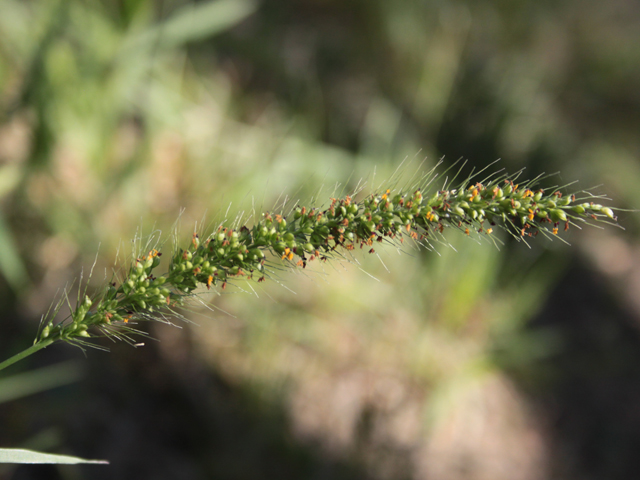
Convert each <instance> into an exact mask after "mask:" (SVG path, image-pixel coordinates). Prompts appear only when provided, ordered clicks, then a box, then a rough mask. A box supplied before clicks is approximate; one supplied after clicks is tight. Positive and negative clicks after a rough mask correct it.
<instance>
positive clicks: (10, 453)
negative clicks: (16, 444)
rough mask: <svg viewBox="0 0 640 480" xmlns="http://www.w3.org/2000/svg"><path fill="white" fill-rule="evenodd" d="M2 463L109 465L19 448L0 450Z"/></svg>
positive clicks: (99, 461)
mask: <svg viewBox="0 0 640 480" xmlns="http://www.w3.org/2000/svg"><path fill="white" fill-rule="evenodd" d="M0 463H56V464H78V463H98V464H108V463H109V462H107V461H106V460H85V459H84V458H79V457H71V456H69V455H53V454H50V453H41V452H34V451H33V450H21V449H18V448H0Z"/></svg>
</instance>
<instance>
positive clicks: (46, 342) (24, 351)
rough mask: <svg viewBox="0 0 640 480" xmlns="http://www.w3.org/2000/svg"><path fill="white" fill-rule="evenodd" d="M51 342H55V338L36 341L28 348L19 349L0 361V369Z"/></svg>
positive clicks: (45, 346)
mask: <svg viewBox="0 0 640 480" xmlns="http://www.w3.org/2000/svg"><path fill="white" fill-rule="evenodd" d="M53 342H55V339H52V338H49V339H44V340H40V341H38V342H37V343H35V344H34V345H32V346H30V347H29V348H27V349H25V350H23V351H21V352H20V353H16V354H15V355H14V356H13V357H11V358H7V359H6V360H5V361H4V362H2V363H0V370H4V369H5V368H7V367H9V366H11V365H13V364H14V363H16V362H19V361H20V360H22V359H24V358H27V357H28V356H29V355H32V354H34V353H36V352H37V351H39V350H42V349H43V348H47V347H48V346H49V345H51V344H52V343H53Z"/></svg>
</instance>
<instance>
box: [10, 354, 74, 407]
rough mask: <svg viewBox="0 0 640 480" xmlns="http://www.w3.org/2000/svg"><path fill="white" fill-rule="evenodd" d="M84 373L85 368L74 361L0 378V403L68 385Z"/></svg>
mask: <svg viewBox="0 0 640 480" xmlns="http://www.w3.org/2000/svg"><path fill="white" fill-rule="evenodd" d="M84 375H85V369H84V368H83V367H82V365H81V364H80V363H79V362H76V361H71V362H62V363H58V364H56V365H51V366H48V367H44V368H40V369H38V370H32V371H29V372H25V373H19V374H15V375H12V376H11V377H8V378H3V379H1V380H0V403H4V402H10V401H12V400H17V399H18V398H22V397H26V396H27V395H33V394H34V393H40V392H44V391H46V390H50V389H52V388H55V387H61V386H63V385H68V384H70V383H74V382H77V381H79V380H81V379H82V378H83V377H84Z"/></svg>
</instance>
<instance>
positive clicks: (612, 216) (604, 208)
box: [600, 207, 616, 220]
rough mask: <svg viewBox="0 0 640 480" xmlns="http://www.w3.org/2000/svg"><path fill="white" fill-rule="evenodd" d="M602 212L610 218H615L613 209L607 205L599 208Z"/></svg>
mask: <svg viewBox="0 0 640 480" xmlns="http://www.w3.org/2000/svg"><path fill="white" fill-rule="evenodd" d="M600 211H601V212H602V213H604V214H605V215H606V216H607V217H609V218H610V219H612V220H615V219H616V216H615V215H614V214H613V210H611V209H610V208H608V207H603V208H602V210H600Z"/></svg>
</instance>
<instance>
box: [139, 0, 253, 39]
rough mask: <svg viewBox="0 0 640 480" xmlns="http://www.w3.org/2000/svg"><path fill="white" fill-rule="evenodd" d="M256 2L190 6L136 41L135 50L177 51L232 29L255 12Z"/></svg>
mask: <svg viewBox="0 0 640 480" xmlns="http://www.w3.org/2000/svg"><path fill="white" fill-rule="evenodd" d="M256 8H257V3H256V2H255V1H254V0H216V1H212V2H207V3H202V4H196V5H189V6H187V7H183V8H181V9H180V10H178V11H177V12H176V13H175V14H174V15H173V16H171V17H170V18H168V19H167V20H165V21H164V22H163V23H161V24H159V25H157V26H155V27H153V28H151V29H149V30H147V31H145V32H143V33H141V34H140V35H138V36H137V37H135V38H134V39H133V44H134V45H135V46H136V47H142V46H154V47H156V46H158V47H164V48H170V47H176V46H179V45H182V44H184V43H187V42H191V41H194V40H201V39H203V38H207V37H210V36H212V35H215V34H217V33H220V32H223V31H225V30H227V29H229V28H231V27H233V26H234V25H235V24H237V23H238V22H240V21H242V20H244V19H245V18H246V17H248V16H249V15H251V14H252V13H253V12H255V11H256Z"/></svg>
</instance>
